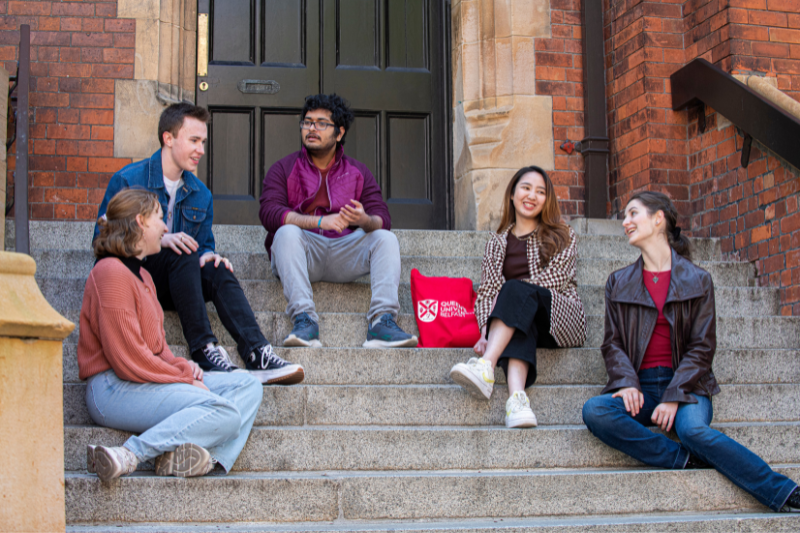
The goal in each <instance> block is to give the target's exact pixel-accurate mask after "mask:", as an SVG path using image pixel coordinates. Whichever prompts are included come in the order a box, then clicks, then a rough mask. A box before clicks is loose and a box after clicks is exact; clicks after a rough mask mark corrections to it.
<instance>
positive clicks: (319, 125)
mask: <svg viewBox="0 0 800 533" xmlns="http://www.w3.org/2000/svg"><path fill="white" fill-rule="evenodd" d="M311 126H314V129H315V130H317V131H325V130H327V129H328V128H330V127H331V126H333V124H331V123H330V122H322V121H320V122H314V121H313V120H301V121H300V129H301V130H310V129H311Z"/></svg>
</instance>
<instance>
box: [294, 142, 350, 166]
mask: <svg viewBox="0 0 800 533" xmlns="http://www.w3.org/2000/svg"><path fill="white" fill-rule="evenodd" d="M300 155H301V157H302V158H303V159H305V160H306V162H307V163H308V164H309V165H311V168H314V169H317V165H315V164H314V162H313V161H312V160H311V155H310V154H309V153H308V150H306V147H305V146H301V147H300ZM342 156H344V147H343V146H342V145H341V144H340V145H339V146H337V147H336V153H335V154H333V165H332V166H331V170H333V169H334V168H336V165H338V164H339V163H340V162H341V160H342ZM317 170H319V169H317Z"/></svg>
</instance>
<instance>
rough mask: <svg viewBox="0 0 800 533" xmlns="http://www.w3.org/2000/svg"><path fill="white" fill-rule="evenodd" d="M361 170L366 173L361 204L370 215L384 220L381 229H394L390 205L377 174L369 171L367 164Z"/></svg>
mask: <svg viewBox="0 0 800 533" xmlns="http://www.w3.org/2000/svg"><path fill="white" fill-rule="evenodd" d="M360 168H361V172H362V174H363V175H364V188H363V189H362V190H361V199H360V200H359V202H361V205H363V206H364V212H365V213H366V214H368V215H370V216H377V217H380V218H381V220H383V226H382V227H381V229H385V230H387V231H388V230H391V229H392V217H391V216H390V215H389V207H388V206H387V205H386V202H384V201H383V194H381V188H380V187H379V186H378V182H377V181H376V180H375V176H373V175H372V172H370V171H369V169H368V168H367V166H366V165H361V166H360Z"/></svg>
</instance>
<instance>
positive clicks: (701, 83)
mask: <svg viewBox="0 0 800 533" xmlns="http://www.w3.org/2000/svg"><path fill="white" fill-rule="evenodd" d="M670 82H671V84H672V109H673V110H674V111H678V110H679V109H684V108H686V107H692V106H700V105H703V106H705V105H707V106H709V107H711V108H713V109H714V110H715V111H717V112H719V113H720V114H721V115H722V116H724V117H725V118H727V119H728V120H730V121H731V122H732V123H733V124H735V125H736V126H738V127H739V128H740V129H741V130H742V131H743V132H744V133H745V140H744V145H743V146H742V166H743V167H747V163H748V161H749V157H750V143H751V142H752V139H757V140H758V141H759V142H761V143H762V144H763V145H764V146H766V147H767V148H769V149H770V150H772V151H773V152H775V153H776V154H778V155H779V156H781V157H782V158H784V159H785V160H786V161H788V162H789V163H791V164H792V165H794V166H796V167H798V168H800V150H799V149H798V144H797V143H798V139H800V120H798V119H797V118H796V117H794V116H792V115H791V114H789V113H787V112H786V111H784V110H783V109H781V108H780V107H778V106H777V105H775V104H774V103H772V102H771V101H770V100H768V99H766V98H764V97H763V96H761V95H760V94H758V93H757V92H755V91H754V90H752V89H751V88H750V87H748V86H747V85H745V84H744V83H742V82H740V81H739V80H737V79H736V78H734V77H733V76H731V75H730V74H728V73H727V72H725V71H724V70H722V69H721V68H719V67H717V66H716V65H712V64H711V63H709V62H708V61H706V60H705V59H695V60H694V61H692V62H691V63H689V64H688V65H686V66H685V67H683V68H682V69H680V70H678V71H677V72H675V73H674V74H672V76H670ZM703 130H705V108H703V109H702V110H701V113H700V131H701V132H702V131H703Z"/></svg>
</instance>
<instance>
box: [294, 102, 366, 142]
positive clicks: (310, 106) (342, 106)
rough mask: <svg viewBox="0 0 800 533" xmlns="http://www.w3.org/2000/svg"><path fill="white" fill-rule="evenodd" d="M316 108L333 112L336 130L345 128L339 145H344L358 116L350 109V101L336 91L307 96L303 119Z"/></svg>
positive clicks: (332, 117)
mask: <svg viewBox="0 0 800 533" xmlns="http://www.w3.org/2000/svg"><path fill="white" fill-rule="evenodd" d="M315 109H326V110H328V111H330V112H331V120H332V121H333V124H334V126H336V131H339V128H344V135H342V140H341V141H339V145H340V146H344V139H345V137H347V130H349V129H350V126H351V125H352V124H353V120H355V118H356V116H355V114H353V112H352V111H350V104H349V103H348V101H347V100H345V99H344V98H342V97H341V96H339V95H337V94H336V93H333V94H315V95H312V96H306V103H305V105H304V106H303V114H302V118H301V120H304V119H305V118H306V113H308V112H309V111H314V110H315Z"/></svg>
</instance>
